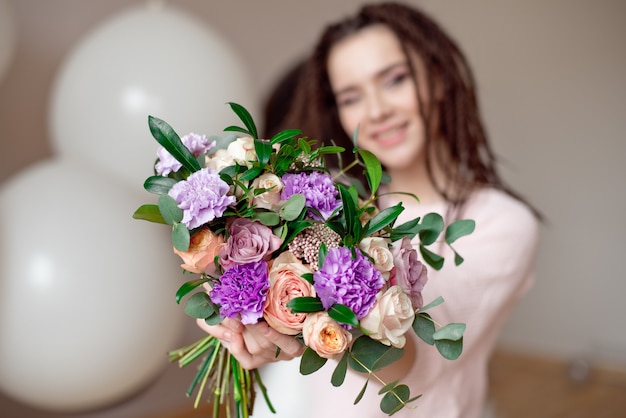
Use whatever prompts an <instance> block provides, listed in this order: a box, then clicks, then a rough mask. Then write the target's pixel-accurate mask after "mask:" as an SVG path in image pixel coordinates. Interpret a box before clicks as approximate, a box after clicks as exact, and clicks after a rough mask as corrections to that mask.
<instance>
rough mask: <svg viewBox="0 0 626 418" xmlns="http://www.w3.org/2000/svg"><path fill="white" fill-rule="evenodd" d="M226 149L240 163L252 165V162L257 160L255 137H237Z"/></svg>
mask: <svg viewBox="0 0 626 418" xmlns="http://www.w3.org/2000/svg"><path fill="white" fill-rule="evenodd" d="M226 150H227V151H228V154H229V155H230V156H231V157H232V158H233V160H234V161H235V162H237V163H238V164H239V165H246V166H248V167H252V162H253V161H256V160H257V156H256V152H255V150H254V139H252V138H251V137H249V136H246V137H243V138H237V139H236V140H235V141H233V142H231V143H230V144H228V148H227V149H226Z"/></svg>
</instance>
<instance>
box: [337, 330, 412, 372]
mask: <svg viewBox="0 0 626 418" xmlns="http://www.w3.org/2000/svg"><path fill="white" fill-rule="evenodd" d="M350 353H351V355H350V359H349V360H348V364H349V366H350V367H351V368H352V369H354V370H356V371H357V372H362V373H369V372H370V371H374V372H375V371H377V370H380V369H382V368H383V367H386V366H388V365H390V364H392V363H393V362H395V361H397V360H399V359H400V358H401V357H402V354H403V353H404V350H402V349H399V348H395V347H390V346H387V345H385V344H383V343H381V342H379V341H375V340H373V339H371V338H369V337H368V336H366V335H362V336H360V337H359V338H357V339H356V340H355V341H354V344H353V345H352V350H351V351H350Z"/></svg>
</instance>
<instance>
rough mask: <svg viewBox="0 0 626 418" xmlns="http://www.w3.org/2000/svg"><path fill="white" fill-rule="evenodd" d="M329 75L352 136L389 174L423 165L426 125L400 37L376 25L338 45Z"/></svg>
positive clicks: (341, 115) (334, 51)
mask: <svg viewBox="0 0 626 418" xmlns="http://www.w3.org/2000/svg"><path fill="white" fill-rule="evenodd" d="M328 76H329V79H330V84H331V88H332V91H333V93H334V95H335V100H336V103H337V109H338V111H339V119H340V121H341V125H342V127H343V129H344V130H345V131H346V133H347V134H348V136H350V137H351V136H352V135H353V133H354V132H355V130H356V129H357V127H358V129H359V134H358V138H357V144H358V146H359V147H360V148H364V149H366V150H368V151H371V152H373V153H374V154H375V155H376V156H377V157H378V158H379V159H380V161H381V162H382V163H383V164H384V165H385V167H386V168H387V169H388V170H389V171H394V170H403V169H407V168H411V167H413V166H414V165H415V164H420V163H421V162H423V158H424V155H423V154H424V153H423V149H424V141H425V139H424V123H423V120H422V118H421V116H420V113H419V103H418V100H417V91H416V90H417V89H416V86H415V82H414V80H413V77H412V74H411V70H410V67H409V64H408V62H407V58H406V56H405V54H404V52H403V51H402V47H401V45H400V42H399V41H398V39H397V38H396V36H395V34H394V33H393V32H392V31H391V30H390V29H388V28H387V27H386V26H384V25H375V26H370V27H367V28H365V29H362V30H360V31H359V32H357V33H356V34H354V35H351V36H349V37H348V38H345V39H344V40H342V41H340V42H339V43H337V44H336V45H335V46H333V48H332V49H331V51H330V54H329V57H328Z"/></svg>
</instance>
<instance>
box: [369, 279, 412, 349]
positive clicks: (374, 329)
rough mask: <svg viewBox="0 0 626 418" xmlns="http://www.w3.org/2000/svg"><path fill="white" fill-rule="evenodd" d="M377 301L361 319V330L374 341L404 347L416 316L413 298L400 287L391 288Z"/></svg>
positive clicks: (379, 296) (379, 295)
mask: <svg viewBox="0 0 626 418" xmlns="http://www.w3.org/2000/svg"><path fill="white" fill-rule="evenodd" d="M376 299H377V301H376V304H375V305H374V306H373V307H372V309H371V310H370V311H369V313H368V314H367V315H366V316H365V317H364V318H362V319H361V321H360V325H361V328H362V329H363V330H364V332H366V333H367V334H368V335H369V336H370V337H371V338H372V339H374V340H378V341H380V342H381V343H383V344H385V345H391V346H394V347H397V348H402V347H404V344H406V337H405V335H404V334H406V332H407V331H408V330H409V328H411V325H412V324H413V318H414V316H415V312H414V311H413V305H412V303H411V298H410V297H409V295H407V294H406V293H405V292H404V291H403V290H402V288H401V287H400V286H391V287H390V288H389V289H387V290H386V291H385V293H383V294H382V295H381V294H380V293H379V294H378V295H377V296H376Z"/></svg>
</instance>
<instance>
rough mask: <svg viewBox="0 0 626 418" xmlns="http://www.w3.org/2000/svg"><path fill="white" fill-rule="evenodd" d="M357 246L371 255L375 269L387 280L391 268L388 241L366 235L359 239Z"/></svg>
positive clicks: (391, 257) (391, 262)
mask: <svg viewBox="0 0 626 418" xmlns="http://www.w3.org/2000/svg"><path fill="white" fill-rule="evenodd" d="M359 248H360V249H361V250H363V251H364V252H365V253H366V254H367V255H369V256H370V257H372V259H373V260H374V267H376V270H378V271H380V273H381V274H382V276H383V277H384V279H385V280H388V279H389V275H390V273H389V272H390V271H391V269H392V268H393V254H391V251H390V250H389V243H388V241H387V240H386V239H384V238H381V237H367V238H364V239H363V240H361V242H360V243H359Z"/></svg>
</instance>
